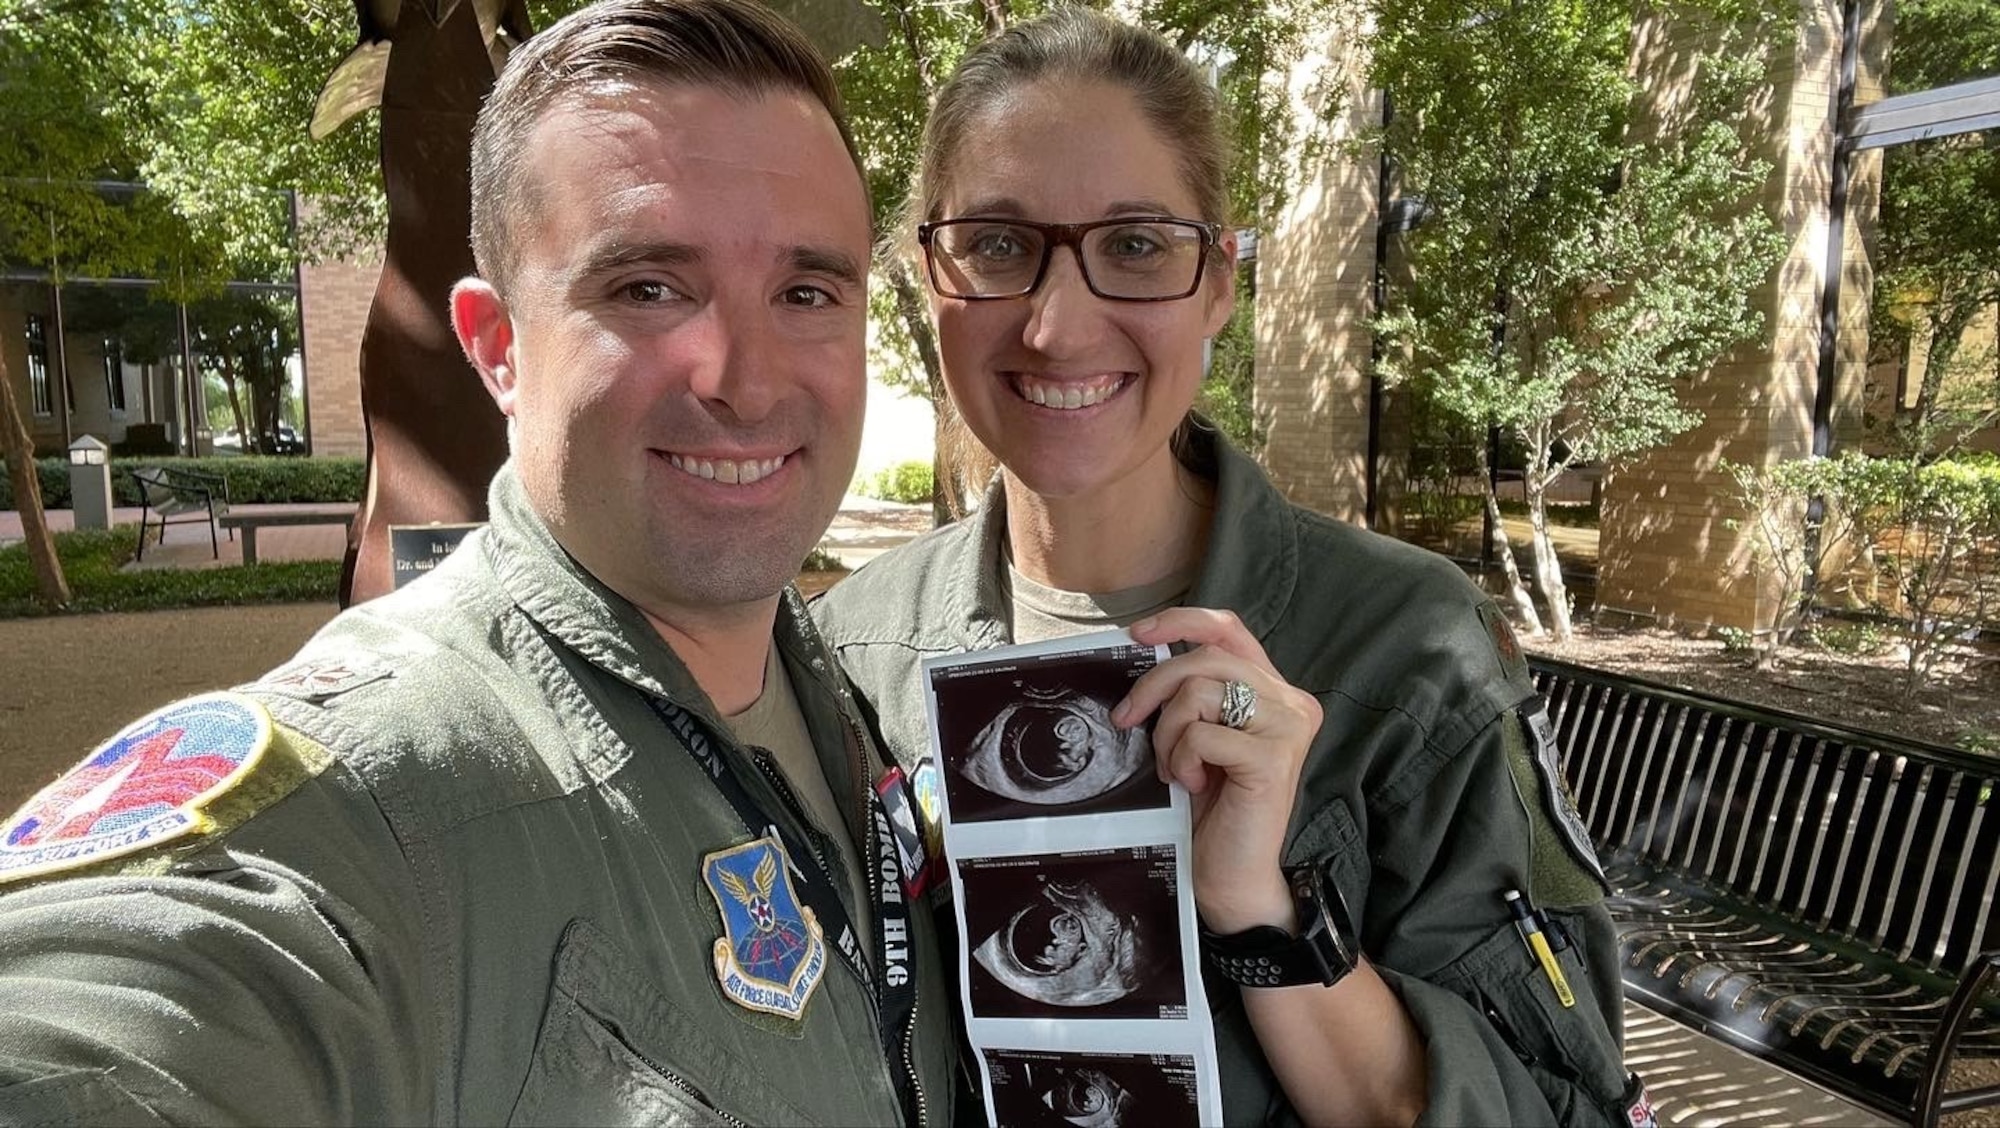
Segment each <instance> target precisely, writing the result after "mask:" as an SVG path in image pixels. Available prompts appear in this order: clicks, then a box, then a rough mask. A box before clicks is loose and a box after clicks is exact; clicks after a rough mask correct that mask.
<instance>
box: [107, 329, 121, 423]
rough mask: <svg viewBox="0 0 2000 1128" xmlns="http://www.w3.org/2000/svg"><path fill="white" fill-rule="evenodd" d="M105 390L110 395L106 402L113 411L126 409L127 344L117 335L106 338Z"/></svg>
mask: <svg viewBox="0 0 2000 1128" xmlns="http://www.w3.org/2000/svg"><path fill="white" fill-rule="evenodd" d="M104 390H105V392H106V393H107V394H108V395H109V396H110V398H109V399H108V400H106V401H105V402H107V403H109V404H110V405H111V410H113V411H124V410H125V344H124V342H122V341H120V340H119V339H118V338H116V337H106V338H104Z"/></svg>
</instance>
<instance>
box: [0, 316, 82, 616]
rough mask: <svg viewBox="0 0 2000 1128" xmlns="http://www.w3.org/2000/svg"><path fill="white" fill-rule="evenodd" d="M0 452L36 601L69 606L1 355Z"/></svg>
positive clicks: (30, 443) (22, 424) (32, 458)
mask: <svg viewBox="0 0 2000 1128" xmlns="http://www.w3.org/2000/svg"><path fill="white" fill-rule="evenodd" d="M0 449H4V450H5V453H6V456H7V476H8V478H9V479H10V480H11V482H12V484H13V486H14V508H16V509H18V510H20V511H21V533H22V535H23V536H24V537H25V538H26V540H27V548H28V564H29V566H30V567H32V568H33V569H34V570H35V598H36V599H38V600H40V601H41V604H42V606H44V607H47V608H49V609H50V610H54V609H56V608H58V607H63V606H66V605H67V604H68V603H69V584H68V583H67V582H66V581H65V580H64V579H63V571H62V561H61V559H59V558H58V557H57V556H56V542H55V538H54V537H51V536H50V535H49V523H48V521H47V520H46V519H45V518H44V517H43V516H42V483H41V481H40V480H39V479H37V478H36V477H35V445H34V442H33V440H31V439H29V438H28V425H27V424H26V423H25V422H23V421H22V419H21V409H20V405H19V404H17V403H15V402H14V385H13V383H12V382H11V381H9V380H8V378H7V362H6V358H5V357H4V356H0Z"/></svg>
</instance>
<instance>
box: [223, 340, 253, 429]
mask: <svg viewBox="0 0 2000 1128" xmlns="http://www.w3.org/2000/svg"><path fill="white" fill-rule="evenodd" d="M222 390H223V392H224V393H226V394H227V395H228V396H229V415H230V417H231V418H233V419H234V420H236V449H237V450H240V451H242V452H243V453H244V454H261V453H263V452H262V451H259V450H258V449H257V445H256V443H255V442H254V441H253V440H252V439H251V438H250V428H249V427H247V426H245V425H244V422H243V401H242V400H240V399H238V398H237V396H236V354H235V353H232V352H229V351H227V350H224V352H223V354H222Z"/></svg>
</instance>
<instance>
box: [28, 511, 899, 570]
mask: <svg viewBox="0 0 2000 1128" xmlns="http://www.w3.org/2000/svg"><path fill="white" fill-rule="evenodd" d="M232 508H233V509H234V510H236V511H237V512H244V513H249V512H257V511H273V512H283V511H285V510H287V509H308V508H316V507H314V506H304V505H300V506H288V505H237V506H233V507H232ZM46 515H47V517H48V522H49V528H51V529H53V530H55V531H57V532H67V531H69V530H70V529H72V528H74V527H75V519H74V514H73V513H71V511H70V510H67V509H50V510H47V511H46ZM139 515H140V510H139V509H138V508H137V507H131V508H124V507H121V508H119V509H116V510H113V512H112V520H113V521H115V522H116V523H118V524H121V525H136V524H138V523H139ZM930 527H931V510H930V506H928V505H901V504H898V503H896V502H892V501H877V500H875V499H874V498H866V497H860V496H858V495H854V494H849V495H848V496H847V497H845V498H842V499H841V503H840V512H838V513H837V514H835V515H834V519H833V524H832V526H831V527H830V528H828V529H827V532H826V537H825V538H824V539H823V540H822V541H821V542H820V547H821V548H823V549H825V550H826V551H827V552H829V553H831V554H833V555H834V556H836V557H838V558H839V559H840V562H841V563H842V564H845V565H846V566H847V567H848V568H850V569H853V568H858V567H860V566H861V565H862V563H863V562H865V561H867V560H870V559H872V558H874V557H876V556H879V555H881V554H882V553H883V552H886V551H888V550H889V549H891V548H894V547H895V546H896V545H899V544H902V543H903V542H904V541H907V540H910V539H912V538H914V537H916V536H917V535H918V534H920V533H923V532H925V531H926V530H928V529H929V528H930ZM218 534H219V536H220V545H219V547H220V549H221V554H220V556H219V558H218V557H217V556H215V555H213V554H212V553H211V552H210V549H209V540H208V530H206V529H204V528H202V527H201V525H200V524H199V523H198V522H188V523H186V524H174V525H169V526H167V530H166V539H165V542H164V543H162V544H149V545H147V546H146V558H145V560H144V561H143V562H141V563H134V564H130V565H127V567H130V568H223V567H232V566H235V565H239V564H242V563H243V542H242V540H241V538H240V537H239V538H238V539H235V540H231V539H230V537H229V535H228V534H227V533H226V532H221V531H220V530H218ZM21 538H22V533H21V515H20V513H18V512H16V511H14V510H11V509H10V510H0V548H4V547H6V546H7V545H10V544H17V543H19V542H20V540H21ZM346 551H347V530H346V528H345V527H344V526H340V525H300V526H283V525H275V526H269V527H266V528H263V529H260V530H259V531H258V533H257V559H258V560H259V561H261V562H266V563H268V562H270V561H276V560H339V559H340V558H341V556H342V555H344V554H345V553H346Z"/></svg>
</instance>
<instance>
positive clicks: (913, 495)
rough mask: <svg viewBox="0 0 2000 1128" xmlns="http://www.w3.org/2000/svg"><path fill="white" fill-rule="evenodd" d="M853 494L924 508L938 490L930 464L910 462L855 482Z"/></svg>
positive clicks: (901, 463) (898, 464) (899, 463)
mask: <svg viewBox="0 0 2000 1128" xmlns="http://www.w3.org/2000/svg"><path fill="white" fill-rule="evenodd" d="M854 492H855V493H858V494H860V495H861V496H862V497H872V498H879V499H881V500H883V501H900V502H902V503H904V504H906V505H919V504H923V505H927V504H929V503H930V501H931V499H932V497H933V496H935V494H936V493H937V487H936V485H935V484H934V483H933V481H932V468H931V464H930V463H928V462H916V461H912V462H898V463H897V464H896V465H894V466H891V467H888V468H887V469H885V470H883V471H882V472H881V473H879V474H874V475H871V476H869V477H867V478H865V479H863V480H862V481H860V482H857V483H855V486H854Z"/></svg>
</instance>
